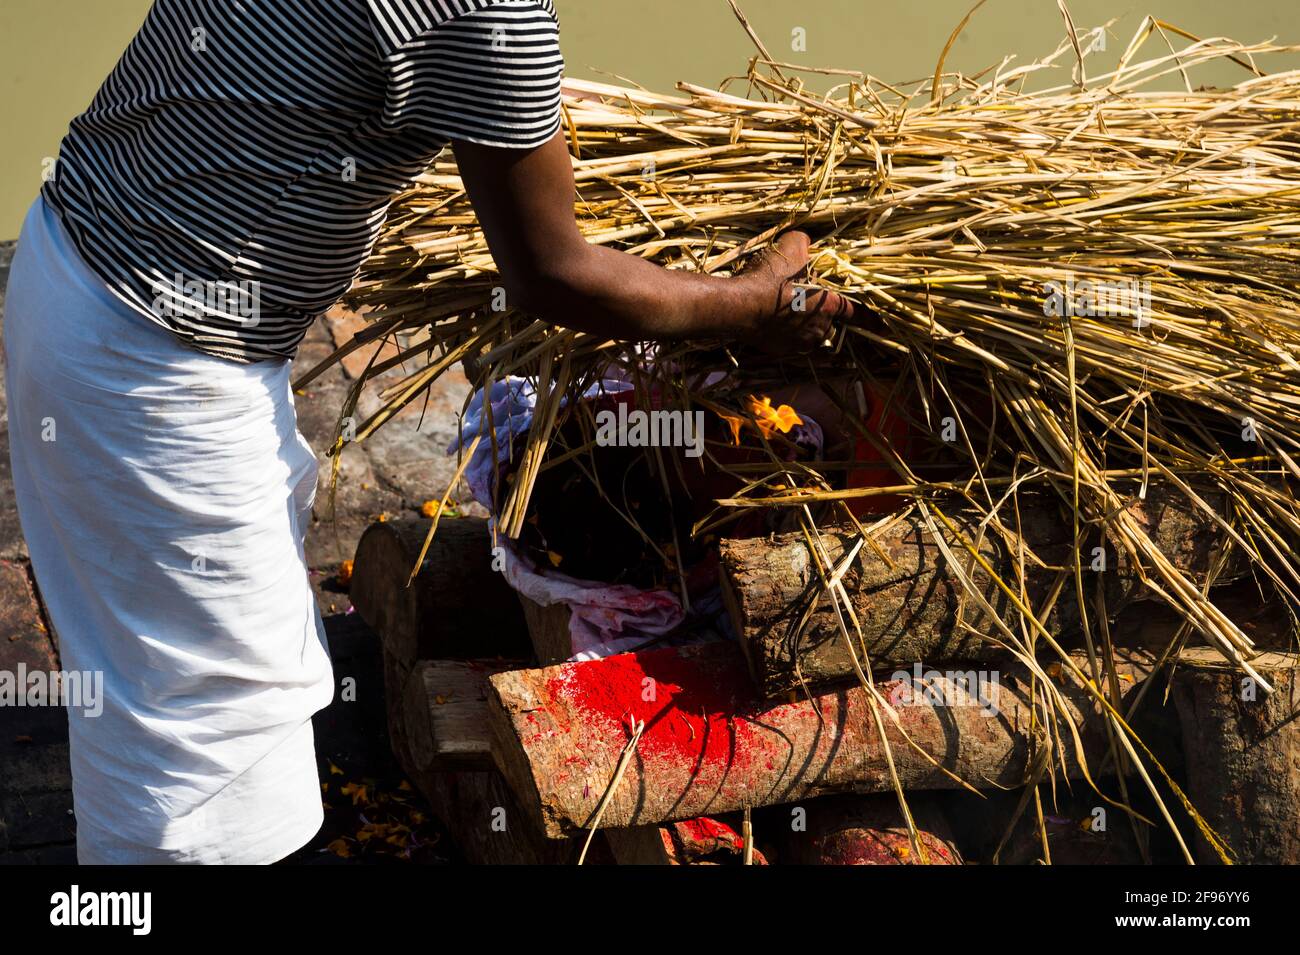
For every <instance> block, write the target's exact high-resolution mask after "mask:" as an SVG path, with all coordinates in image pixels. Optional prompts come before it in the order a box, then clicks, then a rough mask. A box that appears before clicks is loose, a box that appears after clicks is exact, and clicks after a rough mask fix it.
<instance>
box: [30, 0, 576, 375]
mask: <svg viewBox="0 0 1300 955" xmlns="http://www.w3.org/2000/svg"><path fill="white" fill-rule="evenodd" d="M563 70H564V63H563V60H562V58H561V56H560V50H559V26H558V23H557V20H556V15H555V10H554V7H553V6H552V3H551V0H156V2H155V3H154V6H153V8H152V9H151V10H150V12H149V16H148V18H147V19H146V21H145V24H144V26H143V27H141V29H140V32H139V33H138V34H137V35H136V37H135V39H134V40H132V42H131V45H130V46H129V47H128V49H127V51H126V52H125V53H124V54H123V56H122V59H121V60H120V61H119V62H118V64H117V66H116V67H115V68H114V70H113V72H112V73H111V74H110V75H109V77H108V79H107V80H106V81H105V82H104V85H103V86H102V87H101V88H100V91H99V93H98V94H97V95H96V96H95V99H94V101H93V102H92V103H91V105H90V108H89V109H87V110H86V112H85V113H83V114H81V115H80V116H78V117H77V118H76V119H75V120H73V122H72V124H71V127H70V129H69V132H68V135H67V137H66V138H65V139H64V140H63V144H62V146H61V147H60V153H59V161H58V163H57V165H56V167H55V176H54V178H53V179H51V180H50V181H49V182H47V183H46V185H45V188H44V196H45V198H46V201H47V202H49V203H51V204H52V205H53V206H54V207H55V208H56V209H57V210H58V211H59V212H60V213H61V215H62V218H63V222H64V225H65V227H66V228H67V230H68V232H69V234H70V235H71V236H72V239H73V241H74V242H75V243H76V245H77V247H78V249H79V250H80V252H81V254H82V256H83V257H84V258H85V259H86V262H87V264H88V265H89V266H90V267H91V268H92V269H93V270H94V271H95V272H96V273H97V274H98V275H100V276H101V277H102V278H103V279H104V280H105V281H106V282H107V283H108V285H109V287H110V288H111V290H112V291H113V293H114V294H115V295H117V296H118V297H119V298H121V299H122V300H123V301H125V302H126V303H127V304H128V305H130V306H131V307H132V308H133V309H135V310H137V311H139V312H141V313H143V314H145V315H146V316H148V317H149V318H150V319H152V320H153V321H156V322H159V323H160V324H163V325H164V326H166V327H167V328H170V329H171V330H172V331H173V332H175V333H176V334H177V335H179V336H180V337H181V338H182V339H184V340H185V341H186V342H188V343H189V344H191V345H193V346H194V347H196V348H198V349H200V350H202V351H205V352H208V353H209V354H214V355H219V356H221V357H223V358H229V359H233V360H236V361H258V360H263V359H274V358H288V357H291V356H292V354H293V351H294V349H295V347H296V346H297V344H298V342H299V341H300V340H301V339H302V336H303V335H304V334H305V332H306V330H307V327H308V326H309V325H310V324H311V322H312V321H313V320H314V319H315V317H316V316H317V315H319V314H320V313H321V312H322V311H324V310H325V309H326V308H328V307H329V306H330V305H331V304H332V303H333V302H334V301H335V300H337V299H338V297H339V296H340V295H341V294H342V293H343V292H344V291H345V290H346V289H347V287H348V285H349V284H350V283H351V282H352V280H353V279H354V278H355V277H356V274H357V271H358V270H359V269H360V267H361V263H362V262H363V261H364V260H365V258H366V256H367V255H368V254H369V252H370V249H371V247H372V246H373V244H374V241H375V238H376V237H377V235H378V233H379V228H380V226H381V225H382V223H383V220H384V217H385V215H386V214H387V211H388V205H389V203H390V201H391V200H392V197H393V195H394V194H395V193H396V192H398V191H399V190H401V189H402V188H404V187H405V186H406V185H407V184H408V183H409V182H410V180H411V179H412V177H414V176H415V175H417V174H418V173H419V172H420V171H421V170H423V169H424V168H425V166H427V165H428V163H429V162H430V160H431V159H432V158H433V157H434V156H436V155H437V153H438V152H440V151H441V150H442V148H443V147H444V146H445V145H446V144H447V142H448V141H449V140H453V139H458V140H469V141H472V142H476V143H481V144H484V145H489V146H503V147H512V148H525V147H532V146H537V145H540V144H541V143H543V142H545V141H547V140H548V139H550V138H551V136H552V135H554V133H555V131H556V129H558V127H559V122H560V80H561V76H562V74H563ZM214 290H215V293H216V294H214Z"/></svg>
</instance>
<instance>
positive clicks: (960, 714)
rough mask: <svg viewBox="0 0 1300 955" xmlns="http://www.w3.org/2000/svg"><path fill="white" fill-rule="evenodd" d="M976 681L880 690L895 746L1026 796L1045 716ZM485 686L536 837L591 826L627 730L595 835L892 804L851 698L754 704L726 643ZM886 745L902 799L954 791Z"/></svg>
mask: <svg viewBox="0 0 1300 955" xmlns="http://www.w3.org/2000/svg"><path fill="white" fill-rule="evenodd" d="M1146 666H1147V658H1145V657H1144V658H1142V659H1134V660H1128V661H1126V662H1124V663H1122V664H1121V667H1120V669H1121V675H1122V676H1123V677H1124V678H1125V679H1126V683H1125V685H1126V686H1132V685H1133V683H1134V682H1136V681H1137V680H1138V679H1140V678H1141V676H1142V675H1144V673H1145V672H1146ZM972 676H975V674H972ZM986 677H987V679H988V682H986V683H981V684H978V685H976V686H974V687H973V688H972V690H973V691H972V692H969V693H968V692H967V691H966V690H965V689H963V688H962V685H961V683H962V678H961V676H960V675H956V674H936V675H934V676H933V678H932V679H931V678H930V675H929V674H927V681H928V682H927V686H926V687H924V688H922V687H915V689H916V690H917V692H914V693H911V695H910V696H909V690H910V689H912V688H914V687H913V684H911V683H910V682H909V681H902V680H899V681H892V682H886V683H883V684H880V689H881V692H882V693H885V694H886V696H887V698H889V699H891V700H892V701H893V702H894V703H895V705H896V708H897V711H898V713H899V717H900V720H901V723H902V726H903V728H904V729H905V730H906V732H907V733H908V734H909V735H910V736H911V738H912V739H913V740H914V741H915V742H916V743H917V744H918V745H919V746H921V747H922V748H923V749H924V750H925V751H926V752H927V753H929V754H931V755H932V756H933V757H934V758H935V759H936V760H937V761H938V763H939V765H940V766H941V767H943V768H944V769H946V770H948V771H950V772H952V773H954V774H956V775H957V776H958V777H959V778H962V779H965V780H967V781H969V782H970V783H971V784H972V785H975V786H985V787H987V786H1002V787H1010V786H1016V785H1022V784H1023V783H1024V781H1025V778H1026V769H1027V767H1030V766H1032V765H1033V760H1034V758H1035V754H1036V753H1037V752H1038V750H1039V747H1040V745H1041V740H1040V737H1039V735H1038V734H1041V732H1042V726H1043V714H1042V713H1041V712H1037V713H1035V712H1034V711H1033V708H1032V706H1031V704H1030V702H1029V697H1028V693H1029V691H1028V689H1027V681H1026V680H1025V678H1024V677H1023V675H1022V674H1021V673H1020V672H1019V671H1018V670H1017V669H1016V668H1011V667H1003V668H1002V669H1001V671H1000V672H997V673H990V674H986ZM994 677H996V683H994ZM489 683H490V685H491V689H492V692H491V693H490V694H489V697H488V703H489V712H490V714H491V722H492V751H493V755H494V756H495V758H496V762H497V765H498V766H499V767H500V768H501V770H502V772H503V773H504V774H505V776H506V779H507V780H508V781H509V783H510V785H511V787H512V789H513V790H514V791H515V793H516V794H517V795H518V797H519V800H520V803H521V804H522V807H523V809H524V810H525V811H526V812H528V813H531V814H532V815H533V816H534V817H535V818H536V819H537V820H538V822H539V825H540V828H541V829H542V830H543V831H544V832H545V833H546V834H547V835H548V836H552V837H560V836H563V835H565V834H567V833H572V832H574V831H576V830H578V829H581V828H583V827H585V826H588V825H590V822H591V819H592V816H593V813H594V812H595V809H596V806H597V804H598V803H599V801H600V799H601V796H602V794H603V793H604V792H605V790H606V788H607V787H608V786H609V784H610V782H611V780H612V779H613V776H614V770H615V766H616V765H617V763H618V761H619V757H620V755H621V753H622V751H623V749H624V747H625V744H627V742H628V740H629V736H630V732H629V726H630V721H631V720H633V719H638V720H644V721H645V731H644V734H643V735H642V737H641V739H640V742H639V743H638V745H637V748H636V751H635V753H634V754H633V756H632V758H631V759H630V761H629V762H628V765H627V769H626V772H625V775H624V777H623V779H622V781H621V782H620V784H619V785H618V786H617V787H615V788H614V791H613V795H612V797H611V800H610V802H609V804H608V806H607V807H606V809H605V813H604V816H603V817H602V819H601V823H600V825H601V826H602V827H603V828H605V827H608V828H617V827H623V826H643V825H657V824H661V823H664V822H670V821H675V820H679V819H691V818H694V817H697V816H705V815H717V814H720V813H726V812H730V811H736V810H740V809H742V808H744V807H755V808H757V807H760V806H768V805H776V804H779V803H783V802H791V801H795V800H799V799H805V798H809V797H812V796H818V795H823V794H828V793H837V792H846V791H858V792H886V791H890V790H891V789H892V782H891V779H890V775H889V772H888V769H887V766H886V763H885V758H884V750H883V747H882V745H881V741H880V739H879V737H878V735H877V732H876V728H875V724H874V721H873V717H872V715H871V709H870V705H869V702H868V697H867V695H866V692H865V691H864V690H863V689H862V688H861V687H850V688H847V689H841V690H836V691H833V692H828V693H823V694H821V695H820V696H817V697H815V698H813V699H811V700H806V699H801V700H797V701H795V702H792V703H786V704H776V705H773V704H769V703H764V702H763V701H762V700H760V699H759V698H758V696H757V694H756V692H755V690H754V687H753V683H752V681H751V679H750V677H749V673H748V672H747V668H746V665H745V661H744V658H743V656H742V655H741V653H740V651H739V650H738V648H736V647H735V645H734V644H732V643H729V642H724V643H713V644H705V645H699V646H692V647H684V648H668V649H660V650H652V651H646V652H641V653H627V654H620V655H618V656H613V657H607V658H605V659H603V660H593V661H590V662H586V663H566V664H560V665H558V666H553V667H547V668H544V669H538V670H514V671H510V672H507V673H499V674H495V675H493V676H492V677H490V678H489ZM1062 692H1063V694H1064V695H1065V697H1066V699H1067V700H1068V701H1069V706H1070V710H1069V712H1068V714H1067V716H1068V718H1069V719H1071V720H1072V721H1073V722H1074V723H1075V724H1076V725H1080V726H1082V727H1083V734H1084V735H1085V737H1087V738H1088V739H1089V740H1091V738H1092V734H1093V730H1094V729H1095V726H1093V725H1089V724H1090V721H1089V719H1088V717H1090V716H1091V715H1092V714H1093V713H1094V710H1093V704H1092V702H1091V700H1089V699H1088V698H1087V697H1086V695H1085V693H1084V692H1083V691H1082V690H1079V689H1078V688H1075V687H1070V686H1066V687H1062ZM1091 722H1092V723H1095V722H1096V721H1091ZM886 732H887V737H888V740H889V744H890V746H891V748H892V752H893V758H894V761H895V766H896V768H897V771H898V776H899V779H900V781H901V782H902V785H903V786H904V787H905V788H907V789H909V790H911V789H946V788H951V787H953V786H955V785H956V783H954V781H953V780H952V779H951V778H950V777H949V776H947V775H945V773H943V772H942V771H940V769H937V768H936V767H935V766H934V765H932V764H931V762H930V761H929V760H927V759H925V758H924V757H923V756H921V755H919V754H918V753H917V752H916V751H915V750H914V749H912V748H911V747H910V746H908V744H907V743H906V741H905V739H904V737H903V735H902V733H901V732H900V731H899V729H898V728H897V727H894V726H892V724H889V723H888V721H887V730H886ZM1062 732H1063V733H1065V730H1064V729H1063V728H1062ZM1069 757H1070V754H1067V764H1069ZM1070 768H1073V767H1072V766H1071V767H1070Z"/></svg>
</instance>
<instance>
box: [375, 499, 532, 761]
mask: <svg viewBox="0 0 1300 955" xmlns="http://www.w3.org/2000/svg"><path fill="white" fill-rule="evenodd" d="M429 525H430V521H428V520H400V521H382V522H379V523H375V524H371V525H370V527H368V528H367V529H366V532H365V533H364V534H362V535H361V540H360V542H359V543H358V544H357V553H356V559H355V560H354V563H353V571H352V583H351V589H350V593H351V597H352V605H353V606H354V607H355V608H356V609H357V612H358V613H359V614H361V618H362V619H363V620H365V622H366V623H367V624H369V625H370V627H371V629H373V630H374V631H375V633H377V634H378V635H379V639H380V642H381V644H382V647H383V667H384V698H385V706H386V710H387V716H388V732H389V737H390V741H391V745H392V748H393V752H394V754H395V755H396V756H397V759H398V762H400V763H401V764H402V765H403V766H404V767H405V766H407V765H409V764H410V761H411V757H410V754H409V752H408V751H407V747H408V743H407V732H406V726H405V714H404V712H403V700H404V699H405V696H406V685H407V681H408V680H409V679H410V676H411V671H412V669H413V668H414V666H415V664H416V662H417V661H419V660H427V659H436V658H449V659H451V658H474V657H492V656H502V657H507V658H527V657H528V656H529V655H530V654H529V647H528V636H527V631H526V628H525V625H524V619H523V613H522V611H521V610H520V608H519V601H518V600H516V599H515V595H514V591H513V590H512V589H511V588H510V586H509V585H508V584H507V583H506V582H505V580H504V578H503V577H502V575H501V574H500V573H497V572H496V571H494V570H492V554H491V543H490V541H491V539H490V537H489V535H488V529H487V521H486V520H484V519H482V518H477V517H460V518H454V519H446V520H443V521H442V522H440V524H439V525H438V533H437V535H436V536H435V537H434V539H433V542H432V543H431V544H430V546H429V551H428V554H427V555H426V556H425V559H424V562H423V563H422V564H421V565H420V571H419V573H418V574H416V576H415V580H414V581H412V582H411V584H410V586H408V585H407V581H408V580H409V579H410V577H411V570H412V568H413V567H414V566H415V562H416V559H417V558H418V557H419V556H420V548H421V547H423V546H424V541H425V538H426V536H427V535H428V532H429Z"/></svg>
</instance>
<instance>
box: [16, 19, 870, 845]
mask: <svg viewBox="0 0 1300 955" xmlns="http://www.w3.org/2000/svg"><path fill="white" fill-rule="evenodd" d="M563 69H564V62H563V58H562V56H561V52H560V47H559V24H558V20H557V16H556V12H555V10H554V8H553V6H552V3H551V0H238V2H234V0H156V2H155V3H154V5H153V6H152V8H151V9H150V10H149V13H148V15H147V18H146V19H145V21H144V23H143V25H142V26H141V28H140V30H139V32H138V33H137V34H136V36H135V37H134V39H133V40H132V41H131V43H130V45H129V46H128V48H127V50H126V51H125V53H124V54H123V55H122V57H121V59H120V61H119V62H118V63H117V65H116V66H115V68H114V69H113V71H112V72H111V74H110V75H109V76H108V78H107V79H106V80H105V82H104V84H103V86H102V87H101V88H100V90H99V92H98V93H97V95H96V96H95V97H94V100H93V101H92V103H91V104H90V106H89V108H88V109H87V110H86V111H85V112H84V113H82V114H81V115H79V116H78V117H76V118H75V119H74V120H73V121H72V122H71V124H70V127H69V131H68V134H67V136H66V137H65V138H64V140H63V142H62V145H61V147H60V153H59V157H58V160H57V162H56V163H55V164H54V166H53V169H52V172H51V174H50V175H49V176H48V180H47V182H46V183H45V185H44V187H43V189H42V191H41V195H40V197H39V198H38V199H37V201H36V202H35V203H34V204H33V206H32V208H31V209H30V211H29V213H28V215H27V218H26V221H25V223H24V225H23V229H22V234H21V237H20V241H19V245H18V248H17V250H16V253H15V257H14V261H13V264H12V269H11V277H10V282H9V287H8V293H7V302H8V304H7V313H8V314H7V317H6V322H5V329H4V347H5V356H6V384H7V388H8V401H9V428H10V441H11V459H12V464H13V476H14V487H15V492H16V495H17V503H18V511H19V516H20V520H21V523H22V528H23V532H24V535H25V537H26V539H27V542H28V547H29V550H30V553H31V560H32V567H33V570H34V572H35V576H36V580H37V583H38V585H39V587H40V591H41V595H42V598H43V600H44V602H45V605H46V608H47V610H48V613H49V619H50V621H51V623H52V626H53V628H54V630H55V632H56V635H57V640H58V645H59V649H60V652H61V658H62V664H63V667H64V669H65V670H77V671H92V672H96V673H102V674H103V681H104V682H103V696H104V700H103V702H102V705H101V706H100V707H98V709H99V710H100V712H98V713H97V714H96V713H92V712H89V711H86V710H79V709H78V708H77V707H76V706H75V705H74V706H70V707H69V714H68V715H69V737H70V753H71V763H72V775H73V797H74V806H75V814H76V821H77V855H78V859H79V860H80V861H81V862H82V863H160V862H162V863H169V862H174V863H269V862H273V861H276V860H279V859H281V858H283V857H285V856H286V855H288V854H290V853H291V852H293V851H294V850H295V849H298V848H299V847H301V846H302V845H304V844H305V843H306V842H308V841H309V840H310V839H311V837H312V836H313V835H314V834H315V832H316V831H317V829H318V828H319V826H320V824H321V822H322V818H323V815H322V806H321V798H320V790H319V780H318V777H317V769H316V760H315V752H314V746H313V740H312V729H311V717H312V714H313V713H315V712H316V711H318V710H320V709H321V708H323V707H324V706H326V705H327V704H328V702H329V701H330V699H331V698H332V696H333V685H332V684H333V678H332V674H331V669H330V662H329V658H328V653H327V649H326V644H325V637H324V629H323V626H322V622H321V617H320V613H319V610H318V609H317V607H316V603H315V600H314V597H313V594H312V591H311V589H310V586H309V582H308V574H307V568H306V564H305V559H304V552H303V540H304V534H305V531H306V528H307V525H308V523H309V515H310V510H311V506H312V501H313V497H314V494H315V488H316V482H317V466H316V461H315V457H314V455H313V453H312V451H311V448H310V447H309V446H308V445H307V443H306V441H305V440H304V439H303V438H302V436H301V435H300V434H299V432H298V430H297V425H296V418H295V415H294V408H293V398H292V394H291V390H290V385H289V366H290V360H291V359H292V357H293V355H294V351H295V348H296V346H297V345H298V343H299V342H300V340H301V339H302V337H303V335H304V334H305V332H306V331H307V329H308V327H309V326H310V324H311V323H312V322H313V321H314V320H315V319H316V318H317V317H318V316H319V315H320V314H321V313H322V312H323V311H324V310H325V309H326V308H327V307H328V306H330V305H331V304H332V303H333V302H334V301H335V300H336V299H337V298H338V297H339V296H340V295H341V294H342V293H343V292H344V291H345V290H346V289H347V288H348V286H349V284H350V283H351V282H352V281H353V279H354V278H355V277H356V275H357V274H358V271H359V269H360V267H361V265H362V263H363V262H364V260H365V259H366V257H367V255H368V254H369V252H370V250H371V247H372V245H373V243H374V242H375V239H376V237H377V235H378V233H379V230H380V228H381V227H382V224H383V221H384V217H385V214H386V211H387V209H388V206H389V204H390V202H391V201H392V199H393V197H394V196H395V195H396V194H397V193H398V192H399V191H400V190H402V189H403V188H405V187H406V186H408V185H409V184H410V182H411V181H412V179H413V177H415V176H416V175H417V174H419V173H420V172H421V171H422V170H423V169H424V168H425V167H426V166H427V165H428V163H429V162H430V161H431V160H432V159H433V158H434V157H435V156H436V155H438V154H439V153H440V152H441V151H442V150H443V149H444V148H446V147H447V146H448V144H450V146H451V148H452V149H453V150H454V153H455V157H456V160H457V163H458V165H459V168H460V171H461V175H462V177H463V180H464V183H465V188H466V189H467V191H468V195H469V197H470V200H471V202H472V204H473V206H474V209H475V211H476V213H477V215H478V218H479V221H480V222H481V224H482V227H483V230H484V232H485V235H486V237H487V240H488V244H489V247H490V250H491V252H492V255H493V258H494V259H495V261H496V264H497V266H498V268H499V270H500V273H501V276H502V279H503V283H504V285H505V288H506V294H507V299H508V301H509V302H510V303H511V304H512V305H514V306H516V307H520V308H523V309H525V310H527V311H528V312H530V313H532V314H534V315H536V316H538V317H540V318H542V319H544V320H547V321H551V322H555V323H561V324H564V325H566V326H568V327H574V328H579V329H584V330H591V331H596V332H599V333H601V334H603V335H608V336H610V337H613V338H618V339H628V340H668V339H675V338H686V337H692V336H696V337H699V336H703V337H709V338H726V339H741V340H747V341H751V342H754V343H757V344H760V345H762V346H763V347H765V348H767V349H769V350H775V351H800V350H806V349H810V348H814V347H817V346H818V345H820V344H821V343H822V342H823V341H824V339H825V338H826V336H827V335H828V333H829V332H830V330H831V326H832V323H833V322H834V321H835V320H836V319H837V318H838V317H841V316H843V315H845V314H847V312H848V310H849V309H850V308H851V307H852V306H851V305H850V303H848V302H847V301H845V300H844V299H842V298H840V297H838V296H836V295H834V294H833V293H830V292H826V291H817V292H815V293H813V294H808V295H806V296H803V295H801V296H798V299H799V300H800V301H802V302H803V303H804V304H803V307H802V308H800V309H796V308H795V307H794V305H793V303H794V301H795V295H794V289H795V286H796V282H797V281H798V279H799V278H800V276H801V275H802V273H803V270H804V269H805V267H806V264H807V260H808V242H809V240H808V238H807V237H806V236H804V235H801V234H798V233H792V234H789V235H785V236H782V237H780V239H779V240H778V241H777V242H775V243H774V245H773V247H772V248H771V249H769V250H768V251H767V252H766V253H764V254H763V255H761V256H759V257H758V258H757V260H756V262H755V264H754V265H753V266H752V267H750V268H749V269H747V270H746V271H744V272H743V273H742V274H741V275H739V276H736V277H731V278H715V277H710V276H705V275H698V274H688V273H685V272H680V271H669V270H664V269H661V268H659V267H658V266H655V265H653V264H650V263H648V262H645V261H643V260H642V259H640V258H637V257H635V256H632V255H628V254H624V253H621V252H618V251H614V250H611V249H606V248H599V247H594V246H591V245H589V244H588V243H586V242H585V241H584V239H583V237H582V234H581V232H580V231H579V228H578V226H577V224H576V222H575V218H574V195H575V187H574V180H573V172H572V165H571V162H570V157H569V154H568V151H567V149H566V146H565V140H564V135H563V132H562V131H561V128H560V127H561V109H560V86H561V77H562V74H563Z"/></svg>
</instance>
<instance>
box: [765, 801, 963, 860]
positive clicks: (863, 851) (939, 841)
mask: <svg viewBox="0 0 1300 955" xmlns="http://www.w3.org/2000/svg"><path fill="white" fill-rule="evenodd" d="M800 808H802V809H803V810H804V813H805V816H804V818H803V820H802V823H803V824H802V826H800V827H799V828H792V829H791V831H790V832H789V833H783V838H782V851H781V859H782V861H785V862H789V863H792V864H794V865H961V864H962V857H961V853H960V852H959V851H958V850H957V845H956V843H955V841H954V839H953V836H952V833H951V831H950V830H949V827H948V822H947V820H946V819H945V818H944V816H943V812H942V811H941V810H940V808H939V806H938V804H937V802H935V800H934V794H932V793H913V794H911V795H909V797H908V809H909V810H910V811H911V813H912V818H913V821H914V822H915V824H916V827H917V833H918V836H919V837H920V838H919V842H920V843H921V846H922V848H923V850H924V852H925V858H921V857H920V856H919V855H918V854H917V853H916V852H914V851H913V849H912V843H911V838H910V837H909V835H908V831H907V822H906V820H905V819H904V818H903V813H902V809H900V808H899V805H898V799H897V797H895V796H894V795H893V794H889V795H885V794H881V795H873V796H859V795H846V796H828V797H826V798H823V799H813V800H811V801H809V802H808V803H807V805H805V806H802V807H800Z"/></svg>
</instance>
